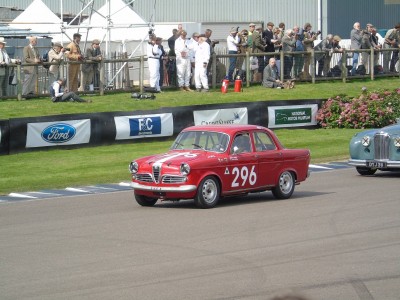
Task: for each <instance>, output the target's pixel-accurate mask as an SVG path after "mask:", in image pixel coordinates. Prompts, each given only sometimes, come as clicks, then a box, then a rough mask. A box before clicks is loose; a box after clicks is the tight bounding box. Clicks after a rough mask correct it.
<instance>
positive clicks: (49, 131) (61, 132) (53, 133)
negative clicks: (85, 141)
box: [42, 123, 76, 144]
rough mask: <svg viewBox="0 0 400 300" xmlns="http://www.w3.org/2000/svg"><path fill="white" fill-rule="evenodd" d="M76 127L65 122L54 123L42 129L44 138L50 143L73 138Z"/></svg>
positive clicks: (58, 142)
mask: <svg viewBox="0 0 400 300" xmlns="http://www.w3.org/2000/svg"><path fill="white" fill-rule="evenodd" d="M75 134H76V128H75V127H73V126H72V125H69V124H65V123H58V124H52V125H50V126H48V127H46V128H45V129H44V130H43V131H42V139H43V140H45V141H46V142H49V143H55V144H62V143H65V142H68V141H70V140H72V138H73V137H74V136H75Z"/></svg>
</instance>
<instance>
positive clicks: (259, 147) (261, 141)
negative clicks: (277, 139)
mask: <svg viewBox="0 0 400 300" xmlns="http://www.w3.org/2000/svg"><path fill="white" fill-rule="evenodd" d="M254 142H255V146H256V151H268V150H275V149H276V146H275V143H274V142H273V141H272V139H271V138H270V136H269V135H268V134H267V133H265V132H254Z"/></svg>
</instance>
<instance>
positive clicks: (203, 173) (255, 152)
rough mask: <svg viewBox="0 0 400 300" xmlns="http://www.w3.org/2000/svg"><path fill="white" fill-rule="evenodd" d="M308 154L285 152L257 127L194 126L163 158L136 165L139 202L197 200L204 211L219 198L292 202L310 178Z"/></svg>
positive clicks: (133, 167) (134, 178) (139, 161)
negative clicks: (266, 196)
mask: <svg viewBox="0 0 400 300" xmlns="http://www.w3.org/2000/svg"><path fill="white" fill-rule="evenodd" d="M309 162H310V151H309V150H307V149H286V148H284V147H283V146H282V144H281V143H280V142H279V140H278V138H277V137H276V135H275V134H274V133H273V132H272V131H271V130H269V129H267V128H264V127H261V126H256V125H226V126H223V125H221V126H192V127H188V128H186V129H184V130H183V131H182V132H181V133H179V135H178V136H177V138H176V140H175V142H174V143H173V144H172V146H171V148H170V150H169V151H168V152H167V153H165V154H157V155H151V156H147V157H143V158H139V159H136V160H134V161H132V162H131V163H130V165H129V170H130V172H131V174H132V187H133V190H134V194H135V198H136V201H137V202H138V203H139V204H140V205H142V206H152V205H154V204H155V203H156V202H157V201H158V200H159V199H160V200H173V201H177V200H181V199H194V203H195V205H196V206H198V207H201V208H211V207H214V206H215V205H216V204H217V203H218V200H219V199H220V198H221V197H228V196H234V195H245V194H248V193H253V192H262V191H267V190H271V191H272V193H273V195H274V196H275V197H276V198H278V199H287V198H290V197H291V196H292V194H293V191H294V187H295V185H296V184H299V183H300V182H302V181H304V180H306V178H307V177H308V175H309V171H308V165H309Z"/></svg>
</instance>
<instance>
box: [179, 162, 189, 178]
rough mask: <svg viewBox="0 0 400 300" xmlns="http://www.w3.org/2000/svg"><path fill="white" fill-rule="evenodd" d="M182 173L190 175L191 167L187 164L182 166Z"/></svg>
mask: <svg viewBox="0 0 400 300" xmlns="http://www.w3.org/2000/svg"><path fill="white" fill-rule="evenodd" d="M180 171H181V174H182V175H188V174H189V173H190V166H189V165H188V164H187V163H183V164H181V167H180Z"/></svg>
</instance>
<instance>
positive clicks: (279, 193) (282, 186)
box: [272, 171, 295, 199]
mask: <svg viewBox="0 0 400 300" xmlns="http://www.w3.org/2000/svg"><path fill="white" fill-rule="evenodd" d="M294 185H295V180H294V176H293V173H291V172H289V171H285V172H283V173H282V174H281V175H280V176H279V181H278V185H277V186H276V187H274V188H273V189H272V194H273V195H274V196H275V198H277V199H288V198H290V197H291V196H292V194H293V191H294Z"/></svg>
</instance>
